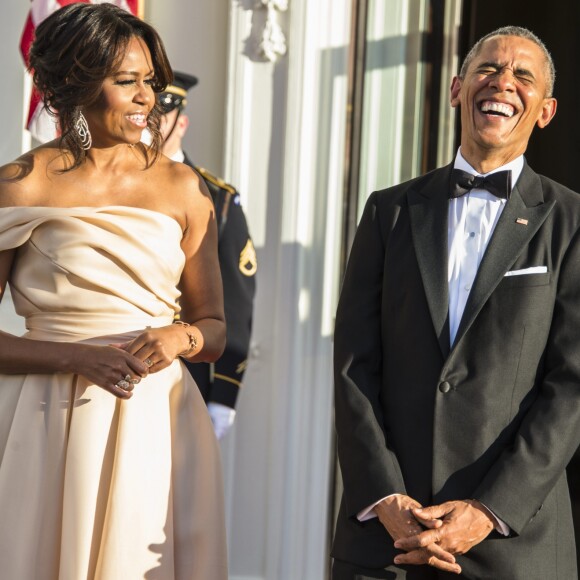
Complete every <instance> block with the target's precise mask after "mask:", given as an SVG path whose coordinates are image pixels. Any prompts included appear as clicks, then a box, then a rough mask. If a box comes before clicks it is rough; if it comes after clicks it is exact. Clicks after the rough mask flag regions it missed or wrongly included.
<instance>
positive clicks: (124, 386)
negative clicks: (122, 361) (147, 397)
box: [115, 379, 132, 391]
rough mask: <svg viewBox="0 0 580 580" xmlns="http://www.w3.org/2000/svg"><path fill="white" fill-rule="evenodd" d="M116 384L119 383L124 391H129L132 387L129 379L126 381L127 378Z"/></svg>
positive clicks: (118, 385)
mask: <svg viewBox="0 0 580 580" xmlns="http://www.w3.org/2000/svg"><path fill="white" fill-rule="evenodd" d="M115 384H116V385H117V387H119V388H120V389H123V390H124V391H128V390H129V389H130V388H131V387H132V385H131V383H130V382H129V381H126V380H125V379H121V380H120V381H118V382H117V383H115Z"/></svg>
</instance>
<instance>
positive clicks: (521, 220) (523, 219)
mask: <svg viewBox="0 0 580 580" xmlns="http://www.w3.org/2000/svg"><path fill="white" fill-rule="evenodd" d="M516 224H520V225H522V226H527V225H528V220H527V219H525V218H518V219H517V220H516Z"/></svg>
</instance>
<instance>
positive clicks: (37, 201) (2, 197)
mask: <svg viewBox="0 0 580 580" xmlns="http://www.w3.org/2000/svg"><path fill="white" fill-rule="evenodd" d="M61 156H62V154H61V152H60V150H59V149H58V147H57V146H56V145H55V144H54V143H49V144H47V145H41V146H40V147H37V148H36V149H32V150H31V151H28V152H27V153H24V154H23V155H21V156H20V157H18V158H17V159H15V160H14V161H11V162H10V163H7V164H6V165H3V166H1V167H0V207H17V206H32V205H41V204H42V198H43V194H44V192H46V190H47V188H48V185H49V177H48V176H49V172H50V171H51V170H52V169H51V165H53V164H54V165H58V166H59V164H60V163H61V162H60V160H59V158H60V157H61Z"/></svg>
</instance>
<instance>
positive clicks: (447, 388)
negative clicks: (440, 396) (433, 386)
mask: <svg viewBox="0 0 580 580" xmlns="http://www.w3.org/2000/svg"><path fill="white" fill-rule="evenodd" d="M439 390H440V391H441V392H442V393H448V392H449V391H450V390H451V385H450V384H449V383H448V382H447V381H444V382H442V383H440V384H439Z"/></svg>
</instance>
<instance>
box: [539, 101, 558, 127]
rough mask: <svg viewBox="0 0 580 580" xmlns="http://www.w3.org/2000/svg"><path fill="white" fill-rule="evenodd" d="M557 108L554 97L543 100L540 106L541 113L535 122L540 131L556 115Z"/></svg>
mask: <svg viewBox="0 0 580 580" xmlns="http://www.w3.org/2000/svg"><path fill="white" fill-rule="evenodd" d="M557 108H558V101H556V99H555V98H554V97H550V98H548V99H544V104H543V105H542V112H541V113H540V116H539V117H538V120H537V122H536V123H537V125H538V127H539V128H540V129H543V128H544V127H545V126H546V125H547V124H548V123H549V122H550V121H551V120H552V119H553V118H554V115H555V114H556V109H557Z"/></svg>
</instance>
